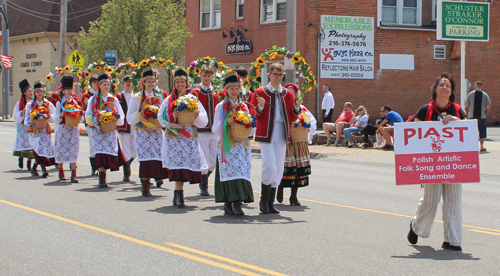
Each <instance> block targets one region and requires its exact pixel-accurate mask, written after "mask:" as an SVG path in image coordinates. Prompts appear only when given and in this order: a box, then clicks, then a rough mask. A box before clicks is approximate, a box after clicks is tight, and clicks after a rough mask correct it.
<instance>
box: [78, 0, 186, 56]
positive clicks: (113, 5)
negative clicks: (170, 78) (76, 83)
mask: <svg viewBox="0 0 500 276" xmlns="http://www.w3.org/2000/svg"><path fill="white" fill-rule="evenodd" d="M185 9H186V4H185V0H110V1H109V2H108V3H106V4H104V5H103V6H102V13H101V17H100V18H98V19H97V20H96V21H93V22H90V27H89V29H88V31H87V32H86V31H85V30H84V29H83V28H82V30H83V32H82V33H81V34H80V35H79V36H78V37H77V40H78V44H79V49H80V51H81V53H82V54H83V55H85V56H86V57H87V60H88V61H89V62H95V61H97V60H99V59H102V60H103V59H104V52H105V51H109V50H117V54H118V57H119V58H120V60H119V62H120V61H129V60H132V61H133V62H134V63H138V62H140V61H141V60H143V59H147V58H149V57H150V56H157V57H162V58H165V59H171V60H172V61H174V62H178V61H179V60H180V59H181V58H183V57H184V54H185V47H186V37H190V36H191V33H190V32H189V30H188V28H187V26H186V18H185Z"/></svg>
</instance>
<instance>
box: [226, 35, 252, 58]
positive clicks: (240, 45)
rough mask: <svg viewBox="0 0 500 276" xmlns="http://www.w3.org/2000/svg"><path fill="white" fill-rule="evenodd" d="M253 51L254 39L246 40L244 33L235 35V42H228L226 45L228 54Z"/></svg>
mask: <svg viewBox="0 0 500 276" xmlns="http://www.w3.org/2000/svg"><path fill="white" fill-rule="evenodd" d="M251 52H252V41H251V40H245V39H244V38H243V35H237V36H235V37H234V41H233V42H228V43H227V45H226V54H227V55H238V54H250V53H251Z"/></svg>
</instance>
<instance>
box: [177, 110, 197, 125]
mask: <svg viewBox="0 0 500 276" xmlns="http://www.w3.org/2000/svg"><path fill="white" fill-rule="evenodd" d="M195 119H196V112H192V111H182V112H180V113H179V116H177V123H178V124H179V125H184V126H192V125H194V120H195Z"/></svg>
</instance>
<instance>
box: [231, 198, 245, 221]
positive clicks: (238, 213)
mask: <svg viewBox="0 0 500 276" xmlns="http://www.w3.org/2000/svg"><path fill="white" fill-rule="evenodd" d="M233 210H234V214H235V215H236V216H237V217H239V216H244V215H245V213H243V210H241V203H240V202H239V201H236V202H233Z"/></svg>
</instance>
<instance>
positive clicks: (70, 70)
mask: <svg viewBox="0 0 500 276" xmlns="http://www.w3.org/2000/svg"><path fill="white" fill-rule="evenodd" d="M64 72H68V73H70V74H77V75H78V77H79V78H80V77H81V73H80V69H79V68H78V67H73V66H72V65H66V66H64V67H56V68H55V69H54V71H52V72H50V73H49V74H48V75H47V76H46V77H45V80H46V81H47V82H52V81H53V80H54V78H55V77H57V75H59V74H62V73H64Z"/></svg>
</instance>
